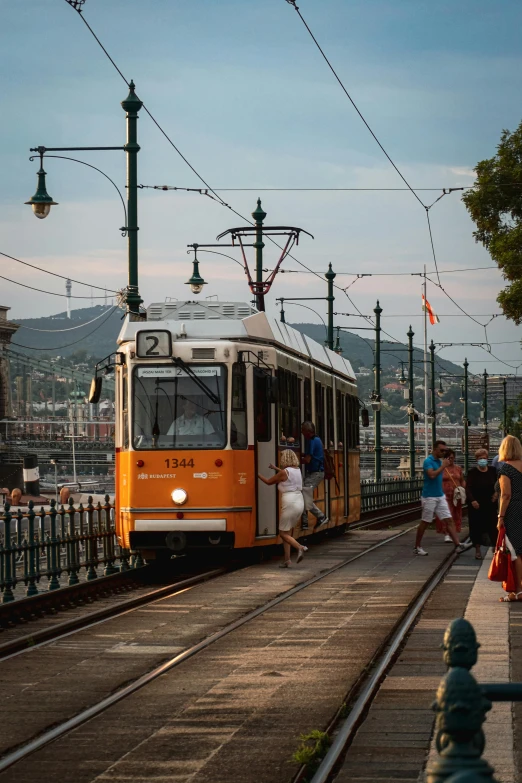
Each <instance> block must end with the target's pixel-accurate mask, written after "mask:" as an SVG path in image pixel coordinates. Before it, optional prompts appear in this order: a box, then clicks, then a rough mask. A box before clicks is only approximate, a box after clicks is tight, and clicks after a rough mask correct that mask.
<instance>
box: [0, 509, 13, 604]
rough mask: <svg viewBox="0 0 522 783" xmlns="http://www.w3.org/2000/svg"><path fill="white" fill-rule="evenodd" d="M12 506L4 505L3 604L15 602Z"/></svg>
mask: <svg viewBox="0 0 522 783" xmlns="http://www.w3.org/2000/svg"><path fill="white" fill-rule="evenodd" d="M10 508H11V505H10V504H9V503H6V504H5V505H4V509H5V513H4V548H3V551H2V556H3V561H4V574H3V576H4V592H3V594H2V603H3V604H8V603H10V602H11V601H14V595H13V573H12V561H11V519H12V516H11V513H10V511H9V509H10Z"/></svg>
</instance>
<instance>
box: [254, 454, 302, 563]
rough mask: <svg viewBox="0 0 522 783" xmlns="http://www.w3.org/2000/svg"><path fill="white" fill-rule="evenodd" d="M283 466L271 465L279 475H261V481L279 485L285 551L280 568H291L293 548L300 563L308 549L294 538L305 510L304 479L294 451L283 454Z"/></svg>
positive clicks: (281, 461)
mask: <svg viewBox="0 0 522 783" xmlns="http://www.w3.org/2000/svg"><path fill="white" fill-rule="evenodd" d="M279 461H280V463H281V466H280V467H279V468H278V467H277V466H276V465H269V466H268V467H269V468H270V469H271V470H277V473H276V474H275V475H274V476H270V478H265V477H264V476H261V475H259V478H260V479H261V481H263V482H264V483H265V484H268V485H271V484H277V488H278V490H279V492H280V495H281V514H280V515H279V535H280V537H281V538H282V540H283V550H284V554H285V559H284V561H283V562H282V563H281V566H280V568H289V567H290V564H291V560H290V553H291V547H294V549H297V560H296V562H297V563H299V562H300V561H301V560H302V559H303V555H304V553H305V552H306V551H307V550H308V547H306V546H303V545H302V544H300V543H299V542H298V541H296V540H295V538H294V537H293V535H292V533H293V529H294V527H296V525H297V524H298V522H299V519H300V517H301V515H302V513H303V510H304V499H303V492H302V489H303V477H302V475H301V468H300V465H299V459H298V458H297V456H296V454H295V452H294V451H292V449H285V450H284V451H282V452H281V457H280V459H279Z"/></svg>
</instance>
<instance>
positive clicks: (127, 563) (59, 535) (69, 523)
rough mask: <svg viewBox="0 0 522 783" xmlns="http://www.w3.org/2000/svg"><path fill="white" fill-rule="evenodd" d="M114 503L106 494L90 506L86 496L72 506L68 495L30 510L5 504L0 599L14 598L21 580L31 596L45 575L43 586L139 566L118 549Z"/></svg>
mask: <svg viewBox="0 0 522 783" xmlns="http://www.w3.org/2000/svg"><path fill="white" fill-rule="evenodd" d="M113 509H114V505H113V504H111V503H110V498H109V496H108V495H106V496H105V502H104V504H103V505H102V504H101V503H100V502H98V503H97V504H96V505H93V499H92V497H89V498H88V501H87V504H86V505H85V506H83V505H82V503H79V504H78V505H77V506H76V507H75V505H74V501H73V499H72V498H71V499H70V501H69V504H68V505H67V506H60V507H58V506H57V504H56V501H55V500H51V501H50V507H49V508H47V509H45V508H43V507H41V508H40V510H36V509H35V507H34V503H33V501H29V504H28V508H27V510H22V509H18V510H17V511H16V512H15V513H11V506H10V504H9V503H5V505H4V513H3V514H2V515H1V516H0V591H1V592H2V599H1V600H2V603H4V604H5V603H9V602H11V601H14V600H15V596H14V593H13V590H14V588H15V587H16V586H17V585H18V584H20V583H23V584H24V585H25V586H26V595H27V597H31V596H34V595H37V594H38V593H39V592H40V590H39V588H38V585H39V584H40V582H41V581H42V580H45V579H47V582H48V583H47V586H46V588H44V589H47V590H57V589H58V588H60V587H62V586H63V585H64V583H63V582H60V577H62V575H63V576H65V578H66V579H67V582H66V583H67V584H68V585H69V586H72V585H76V584H79V582H80V581H81V580H82V579H84V580H86V581H92V580H94V579H97V578H98V576H100V575H101V574H100V573H99V571H103V575H104V576H110V575H111V574H115V573H118V572H123V571H127V570H129V568H131V567H133V566H138V565H141V561H140V562H138V561H136V562H133V561H131V556H130V552H129V550H127V549H123V548H120V547H119V546H118V543H117V541H116V536H115V531H114V513H113Z"/></svg>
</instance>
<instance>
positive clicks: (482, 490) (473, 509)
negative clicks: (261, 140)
mask: <svg viewBox="0 0 522 783" xmlns="http://www.w3.org/2000/svg"><path fill="white" fill-rule="evenodd" d="M475 459H476V460H477V465H476V467H474V468H471V470H470V471H469V473H468V477H467V481H466V495H467V499H468V519H469V534H470V537H471V543H472V544H474V546H475V559H476V560H482V553H481V551H480V547H481V545H482V544H487V545H488V546H495V543H496V540H497V532H498V531H497V502H498V496H497V494H496V492H495V484H496V482H497V471H496V470H495V468H493V467H491V466H488V452H487V450H486V449H478V451H476V452H475Z"/></svg>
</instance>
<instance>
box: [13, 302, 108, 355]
mask: <svg viewBox="0 0 522 783" xmlns="http://www.w3.org/2000/svg"><path fill="white" fill-rule="evenodd" d="M116 309H117V308H112V309H111V311H110V312H109V313H108V315H107V317H106V318H105V320H103V321H101V323H99V324H98V325H97V326H96V327H95V328H94V329H93V330H92V331H91V332H89V334H84V335H83V337H80V338H79V339H78V340H75V341H74V342H72V343H66V345H54V346H52V347H51V348H47V347H46V348H37V347H36V346H34V345H22V344H21V343H15V342H13V341H11V345H14V346H16V348H25V349H26V350H29V351H60V350H62V348H70V347H71V346H72V345H77V344H78V343H81V342H83V341H84V340H86V339H87V337H90V336H91V335H93V334H94V333H95V332H97V331H98V329H100V328H101V327H102V326H103V325H104V324H105V323H106V322H107V321H108V320H109V318H110V317H111V316H112V315H113V314H114V311H115V310H116Z"/></svg>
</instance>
